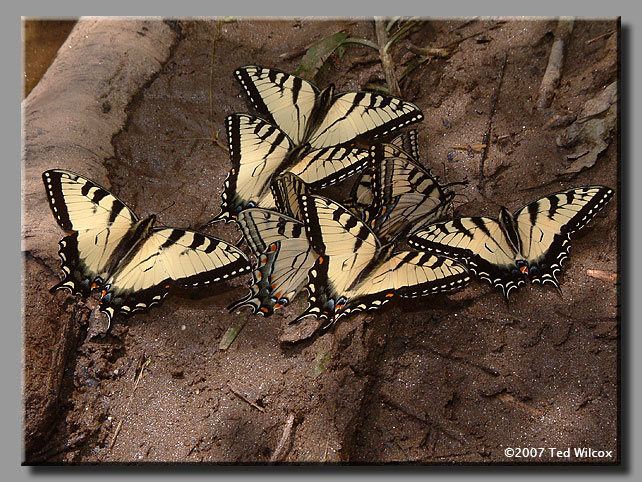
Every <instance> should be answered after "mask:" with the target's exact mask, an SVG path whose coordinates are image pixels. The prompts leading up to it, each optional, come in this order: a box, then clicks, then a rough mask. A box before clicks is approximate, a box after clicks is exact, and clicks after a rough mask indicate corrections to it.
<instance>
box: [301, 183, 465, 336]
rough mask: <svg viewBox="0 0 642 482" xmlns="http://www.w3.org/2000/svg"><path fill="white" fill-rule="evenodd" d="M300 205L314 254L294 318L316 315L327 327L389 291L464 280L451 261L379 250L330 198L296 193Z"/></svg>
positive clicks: (419, 291)
mask: <svg viewBox="0 0 642 482" xmlns="http://www.w3.org/2000/svg"><path fill="white" fill-rule="evenodd" d="M301 206H302V211H303V213H304V222H305V227H306V234H307V236H308V238H309V239H310V243H311V244H312V246H313V247H314V250H315V251H316V252H317V253H319V255H320V256H319V257H318V258H317V260H316V262H315V264H314V266H313V267H312V269H310V272H309V279H308V291H309V307H308V309H307V310H306V311H305V312H304V313H303V314H302V315H301V316H300V317H298V318H297V320H299V319H301V318H303V317H306V316H316V317H319V318H322V319H325V320H327V323H326V326H328V325H329V324H331V323H333V322H334V321H336V320H337V319H338V318H340V317H341V316H344V315H347V314H349V313H351V312H353V311H361V310H367V309H376V308H378V307H380V306H382V305H384V304H385V303H386V302H387V301H388V300H390V299H391V298H392V297H393V296H394V295H395V294H397V295H399V296H405V297H414V296H423V295H427V294H432V293H438V292H442V291H450V290H454V289H458V288H460V287H461V286H463V285H464V284H465V283H467V282H468V280H469V277H468V272H467V270H466V268H465V267H464V266H462V265H461V264H459V263H457V262H455V261H453V260H450V259H447V258H444V257H442V256H435V255H432V254H427V253H418V252H412V251H405V252H397V253H391V249H390V247H386V248H385V249H384V248H382V247H381V244H380V242H379V240H378V239H377V237H376V236H375V234H374V233H373V232H372V230H370V229H369V228H368V226H366V225H365V224H364V223H363V222H362V221H361V220H359V219H358V218H357V217H356V216H354V215H353V214H351V213H350V212H349V211H348V210H347V209H346V208H345V207H343V206H341V205H340V204H338V203H336V202H334V201H332V200H330V199H327V198H323V197H320V196H308V195H302V196H301Z"/></svg>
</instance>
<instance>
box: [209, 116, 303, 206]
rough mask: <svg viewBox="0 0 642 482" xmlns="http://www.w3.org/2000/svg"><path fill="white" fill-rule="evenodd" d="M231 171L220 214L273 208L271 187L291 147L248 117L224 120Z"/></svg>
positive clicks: (269, 128)
mask: <svg viewBox="0 0 642 482" xmlns="http://www.w3.org/2000/svg"><path fill="white" fill-rule="evenodd" d="M225 122H226V125H227V138H228V145H229V148H230V161H231V162H232V169H231V170H230V173H229V174H228V177H227V179H226V181H225V190H224V192H223V205H222V206H221V209H222V212H223V213H226V214H227V215H228V216H235V215H236V214H238V212H239V211H240V210H241V209H244V208H245V207H246V206H247V205H248V204H250V205H251V206H261V207H265V208H270V207H274V198H273V197H272V193H271V191H270V184H271V182H272V177H273V175H274V173H275V172H276V171H277V169H279V168H280V167H281V166H282V165H283V162H284V160H285V159H286V157H287V154H288V152H289V150H290V147H291V143H290V141H289V139H288V138H287V136H285V135H284V134H283V132H282V131H281V130H280V129H278V128H276V127H274V126H273V125H272V124H270V123H268V122H266V121H264V120H263V119H259V118H258V117H254V116H250V115H247V114H232V115H229V116H228V117H227V118H226V121H225Z"/></svg>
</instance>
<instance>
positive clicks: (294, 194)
mask: <svg viewBox="0 0 642 482" xmlns="http://www.w3.org/2000/svg"><path fill="white" fill-rule="evenodd" d="M301 194H308V187H307V185H306V184H305V183H304V182H303V181H302V180H301V178H300V177H299V176H297V175H296V174H294V173H293V172H284V173H283V174H281V175H280V176H278V177H277V178H276V179H275V180H274V181H273V182H272V195H273V196H274V200H275V202H276V208H277V210H278V211H279V212H281V213H284V214H286V215H288V216H290V217H292V218H295V219H298V220H299V221H300V220H302V219H303V216H302V213H301V210H300V208H299V206H300V205H299V196H300V195H301Z"/></svg>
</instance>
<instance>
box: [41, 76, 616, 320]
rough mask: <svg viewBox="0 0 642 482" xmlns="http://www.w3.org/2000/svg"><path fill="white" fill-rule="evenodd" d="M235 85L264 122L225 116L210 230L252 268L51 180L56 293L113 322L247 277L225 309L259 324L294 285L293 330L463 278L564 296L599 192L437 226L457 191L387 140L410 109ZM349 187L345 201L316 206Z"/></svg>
mask: <svg viewBox="0 0 642 482" xmlns="http://www.w3.org/2000/svg"><path fill="white" fill-rule="evenodd" d="M235 76H236V78H237V79H238V80H239V82H240V83H241V85H242V87H243V88H244V90H245V92H246V94H247V96H248V98H249V100H250V101H251V103H252V104H253V106H254V107H255V109H256V111H257V112H258V113H259V114H260V115H261V116H262V117H257V116H253V115H249V114H238V113H237V114H232V115H230V116H228V117H227V118H226V121H225V122H226V127H227V137H228V145H229V150H230V160H231V163H232V169H231V170H230V173H229V175H228V177H227V179H226V181H225V187H224V192H223V194H222V198H223V202H222V205H221V213H220V214H219V215H218V216H216V217H215V218H214V219H212V220H211V221H210V222H209V223H207V224H206V225H205V226H208V225H210V224H212V223H214V222H217V221H219V220H224V221H226V222H228V221H231V220H234V221H236V222H237V223H238V224H239V226H240V228H241V230H242V232H243V235H244V239H245V241H246V243H247V245H248V246H249V248H250V249H251V251H252V253H253V254H254V256H255V258H256V260H257V261H256V264H255V266H254V269H252V266H251V264H250V261H249V260H248V258H247V257H246V256H245V254H244V253H243V252H242V251H241V250H240V249H239V248H238V247H236V246H234V245H231V244H229V243H227V242H225V241H223V240H220V239H217V238H214V237H212V236H208V235H206V234H203V233H200V232H197V231H193V230H188V229H178V228H158V227H154V223H155V220H156V218H155V216H153V215H152V216H150V217H148V218H146V219H143V220H139V219H138V218H137V216H136V215H135V214H134V213H133V212H132V211H131V209H129V208H128V207H127V206H126V205H125V204H124V203H123V202H122V201H121V200H119V199H118V198H117V197H115V196H114V195H113V194H111V193H109V192H108V191H107V190H106V189H104V188H103V187H101V186H99V185H98V184H96V183H95V182H93V181H91V180H89V179H87V178H85V177H83V176H80V175H78V174H75V173H72V172H69V171H65V170H57V169H56V170H50V171H46V172H45V173H44V174H43V180H44V184H45V188H46V192H47V196H48V199H49V205H50V207H51V210H52V211H53V214H54V216H55V218H56V220H57V222H58V224H59V225H60V227H61V228H63V229H64V230H65V231H68V232H69V233H70V234H69V235H68V236H67V237H65V238H64V239H63V240H62V241H60V250H59V254H60V257H61V259H62V270H63V272H64V279H63V280H62V281H61V282H60V283H59V284H57V285H56V286H54V287H53V288H52V291H54V290H56V289H61V288H64V289H68V290H70V291H71V292H72V293H74V294H80V295H82V296H83V297H87V296H89V295H90V294H91V293H92V292H93V291H99V292H100V310H101V311H103V312H104V313H106V314H107V315H108V317H109V319H110V320H111V318H112V317H113V316H115V315H117V314H129V313H132V312H134V311H137V310H142V309H145V308H148V307H150V306H152V305H154V304H157V303H159V302H161V301H162V300H163V299H164V298H165V296H167V294H168V293H169V290H170V288H171V287H172V286H173V285H178V286H180V287H203V286H207V285H210V284H212V283H215V282H218V281H221V280H226V279H230V278H232V277H235V276H239V275H242V274H245V273H248V272H250V271H252V281H251V283H250V292H249V293H248V294H247V296H245V297H244V298H243V299H241V300H239V301H237V302H236V303H234V304H233V305H231V306H230V309H231V310H234V309H238V308H240V307H250V308H251V309H252V310H253V312H254V313H258V314H262V315H264V316H269V315H271V314H272V313H273V312H274V310H276V309H278V308H280V307H283V306H286V305H288V304H289V303H290V302H291V301H292V299H293V298H294V297H295V296H296V295H297V293H298V292H299V291H301V290H302V289H303V288H304V287H305V288H307V291H308V301H309V305H308V308H307V309H306V310H305V311H304V312H303V313H302V314H301V315H300V316H299V317H297V318H296V320H293V322H296V321H298V320H300V319H302V318H304V317H308V316H314V317H317V318H320V319H322V320H323V323H324V326H326V327H327V326H329V325H331V324H332V323H334V322H335V321H336V320H338V319H339V318H341V317H342V316H345V315H348V314H349V313H352V312H355V311H362V310H368V309H376V308H378V307H380V306H382V305H384V304H385V303H387V302H388V301H389V300H391V299H392V298H394V297H395V296H397V297H401V298H415V297H419V296H425V295H430V294H435V293H442V292H450V291H454V290H458V289H460V288H461V287H463V286H464V285H466V284H467V283H468V282H469V281H470V277H471V273H472V274H474V275H476V276H477V277H479V278H481V279H484V280H487V281H488V282H490V283H491V285H493V286H495V287H496V288H498V289H499V290H501V291H502V293H503V295H504V296H505V298H506V299H508V295H509V293H510V292H511V290H513V289H514V288H516V287H518V286H519V285H521V284H523V283H525V281H526V280H530V281H531V282H540V283H551V284H553V285H555V286H556V287H558V288H559V286H558V281H557V273H558V272H559V271H560V269H561V265H562V262H563V261H564V260H565V259H566V258H567V257H568V253H569V248H570V235H571V234H572V233H574V232H575V231H577V230H579V229H581V228H582V227H583V226H585V225H586V224H587V223H588V222H589V221H590V220H591V219H592V218H593V217H594V216H595V214H596V213H597V212H598V211H599V210H600V209H601V208H602V207H603V206H604V205H605V204H606V203H607V202H608V201H609V199H610V198H611V197H612V196H613V190H611V189H609V188H607V187H603V186H589V187H580V188H574V189H569V190H566V191H562V192H558V193H555V194H551V195H548V196H545V197H542V198H540V199H538V200H536V201H534V202H532V203H530V204H528V205H526V206H524V207H523V208H521V209H518V210H517V211H516V212H515V213H513V214H511V213H509V212H508V210H507V209H506V208H502V209H501V210H500V213H499V217H498V218H491V217H464V218H458V219H452V220H448V221H441V222H437V221H438V220H439V219H440V218H442V217H443V216H444V215H445V213H446V211H447V210H448V209H449V208H450V207H451V206H452V201H453V198H454V193H453V192H452V191H451V190H450V189H449V187H450V186H451V185H452V184H451V185H441V184H439V180H438V179H437V178H436V177H434V176H432V175H431V173H430V171H428V170H427V169H425V168H424V167H423V166H422V165H421V164H420V162H419V156H418V147H417V134H416V131H414V130H411V131H409V132H407V133H402V134H398V131H399V130H400V129H401V128H403V127H406V126H408V125H409V124H411V123H414V122H418V121H420V120H422V119H423V115H422V113H421V111H420V110H419V108H418V107H417V106H415V105H414V104H412V103H410V102H406V101H403V100H401V99H398V98H395V97H391V96H387V95H382V94H377V93H369V92H347V93H335V92H334V87H333V86H330V87H328V88H327V89H325V90H323V91H321V90H319V89H318V88H317V87H316V86H315V85H314V84H312V83H310V82H308V81H306V80H304V79H302V78H300V77H297V76H294V75H291V74H288V73H286V72H283V71H280V70H277V69H272V68H263V67H257V66H246V67H241V68H239V69H237V70H236V71H235ZM395 135H396V137H394V139H392V140H390V141H388V142H382V140H385V139H389V138H390V137H392V136H395ZM364 139H365V141H364ZM356 174H358V176H357V179H356V181H355V183H354V185H353V188H352V191H351V193H350V196H349V198H348V199H343V200H342V202H341V203H340V202H337V201H336V200H334V199H331V198H330V197H326V196H322V195H320V194H318V192H319V191H320V190H322V189H324V188H326V187H327V186H330V185H332V184H335V183H338V182H339V181H342V180H344V179H346V178H347V177H349V176H352V175H356ZM453 184H457V183H453ZM459 184H461V183H459ZM205 226H204V227H205ZM407 246H410V248H408V247H407Z"/></svg>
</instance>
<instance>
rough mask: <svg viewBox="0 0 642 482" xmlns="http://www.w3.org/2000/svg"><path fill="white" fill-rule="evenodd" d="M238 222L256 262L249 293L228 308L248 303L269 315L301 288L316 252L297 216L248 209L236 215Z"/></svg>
mask: <svg viewBox="0 0 642 482" xmlns="http://www.w3.org/2000/svg"><path fill="white" fill-rule="evenodd" d="M238 222H239V225H240V226H241V229H242V231H243V235H244V236H245V239H246V240H247V242H248V245H249V246H250V248H251V249H252V251H253V253H254V255H255V256H256V258H257V264H256V266H255V269H254V273H253V281H252V284H251V286H250V293H249V294H248V295H246V296H245V297H244V298H243V299H241V300H239V301H237V302H236V303H234V304H233V305H232V306H230V309H237V308H240V307H243V306H250V307H251V308H252V310H253V312H254V313H259V314H262V315H263V316H269V315H271V314H272V313H273V312H274V310H275V309H277V308H279V307H281V306H286V305H287V304H289V303H290V301H291V300H292V299H293V298H294V297H295V296H296V294H297V293H298V292H299V291H300V290H301V288H302V287H303V286H304V284H305V281H306V279H307V273H308V270H309V269H310V267H311V266H312V264H313V263H314V260H315V259H316V255H315V253H314V252H313V251H312V249H311V247H310V243H309V242H308V240H307V238H306V236H305V232H304V227H303V223H302V222H301V221H299V220H297V219H294V218H291V217H289V216H286V215H283V214H280V213H277V212H275V211H270V210H267V209H261V208H250V209H246V210H245V211H242V212H241V213H240V214H239V217H238Z"/></svg>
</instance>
